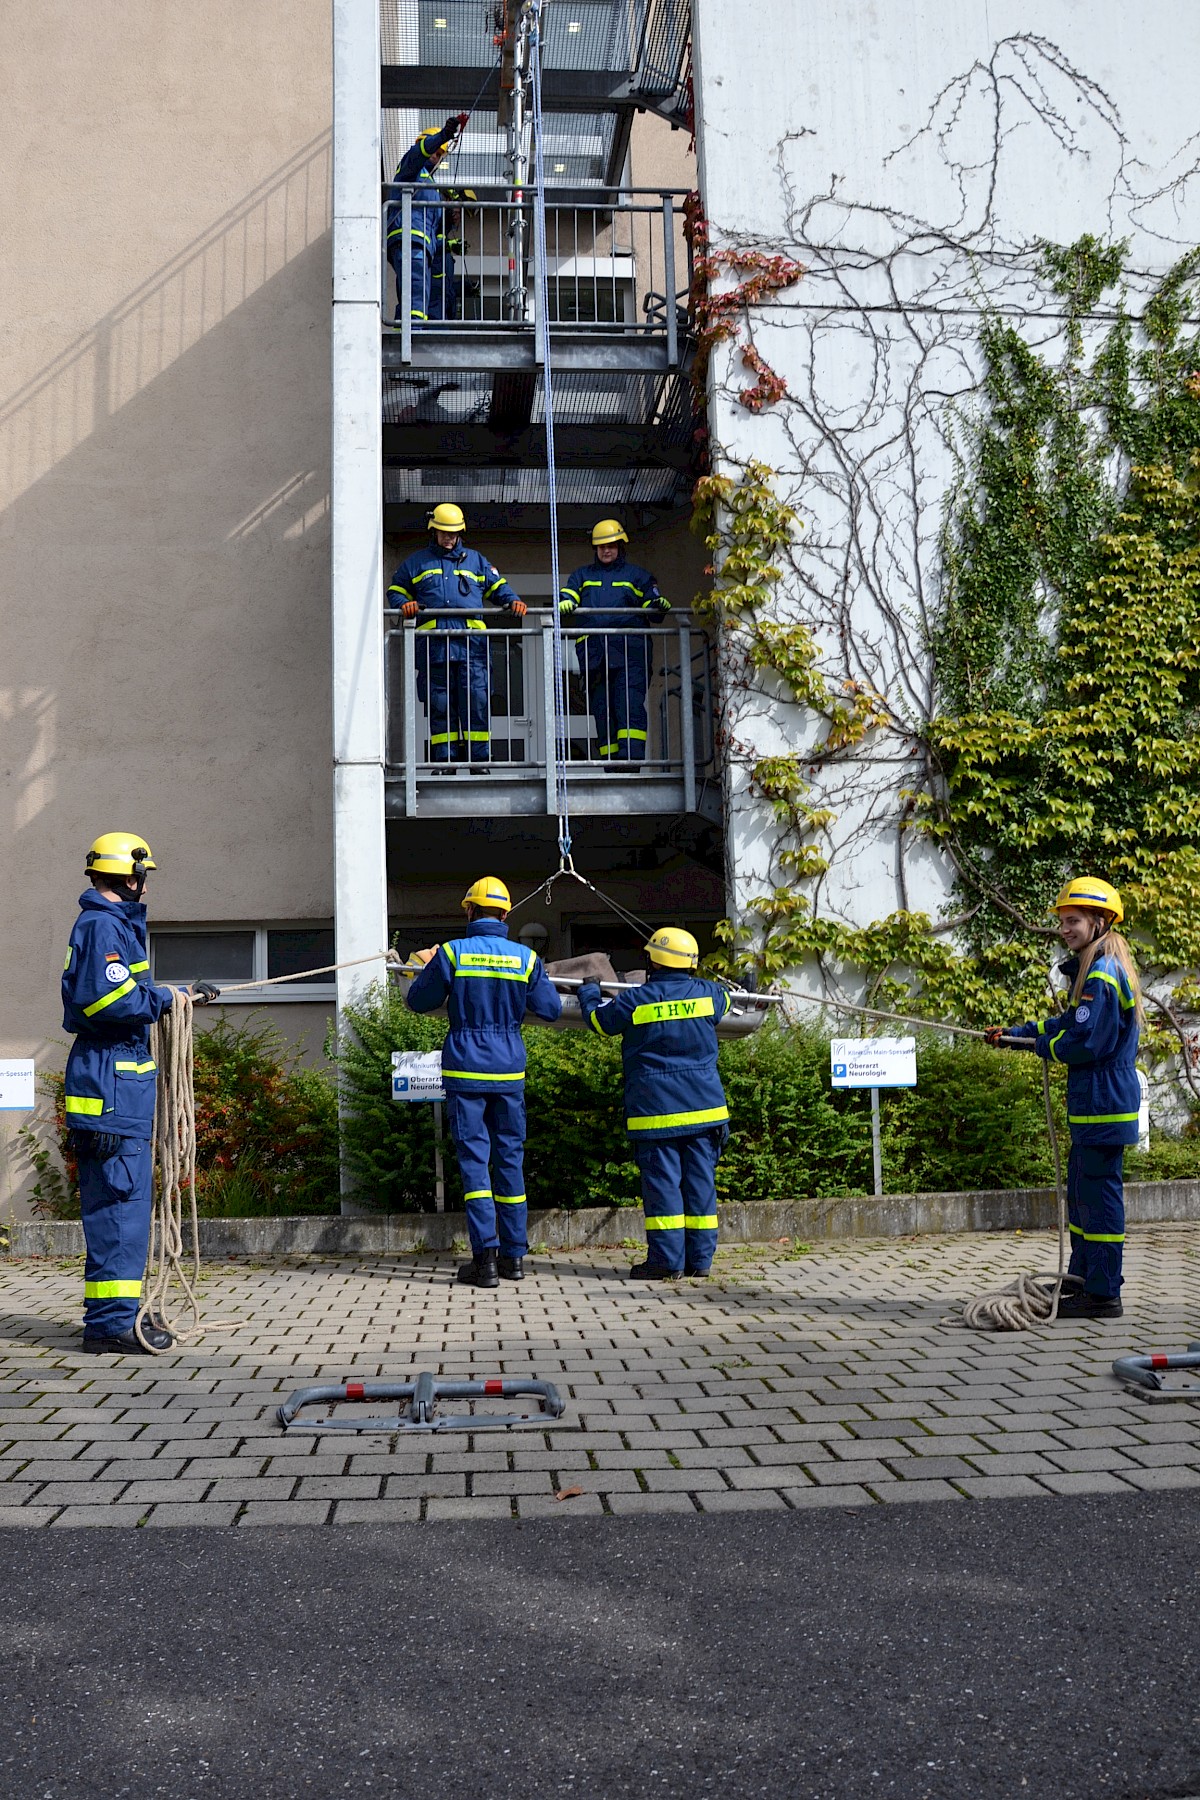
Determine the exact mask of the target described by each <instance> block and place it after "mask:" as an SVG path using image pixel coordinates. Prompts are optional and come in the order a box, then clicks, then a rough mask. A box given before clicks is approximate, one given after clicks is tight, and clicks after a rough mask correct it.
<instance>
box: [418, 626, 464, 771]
mask: <svg viewBox="0 0 1200 1800" xmlns="http://www.w3.org/2000/svg"><path fill="white" fill-rule="evenodd" d="M421 630H422V631H424V630H425V627H424V625H422V627H421ZM457 742H458V733H457V731H435V732H434V734H433V736H432V737H431V738H430V740H429V747H430V749H432V748H433V746H434V745H435V744H456V743H457Z"/></svg>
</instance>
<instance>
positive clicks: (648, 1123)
mask: <svg viewBox="0 0 1200 1800" xmlns="http://www.w3.org/2000/svg"><path fill="white" fill-rule="evenodd" d="M646 950H647V953H648V954H649V957H650V961H651V962H652V963H653V964H654V965H655V972H654V974H653V975H652V976H651V978H650V980H649V981H647V982H643V984H642V985H641V986H640V987H636V988H631V989H629V991H628V992H626V993H623V994H618V995H617V996H616V998H615V999H612V1000H609V1001H607V1002H605V1001H604V1000H603V998H602V995H601V991H600V987H599V984H598V983H596V982H594V981H589V982H585V983H584V985H583V986H582V987H581V988H580V990H579V1004H580V1007H581V1009H582V1011H583V1015H584V1018H585V1019H586V1020H587V1023H588V1025H589V1027H590V1028H591V1030H592V1031H595V1032H597V1033H598V1034H599V1036H600V1037H619V1038H620V1039H621V1061H622V1063H623V1065H624V1071H625V1113H626V1118H625V1129H626V1131H627V1132H628V1134H629V1140H630V1147H631V1148H632V1150H633V1154H634V1157H635V1159H636V1161H637V1165H638V1169H639V1171H640V1173H641V1178H642V1206H643V1209H644V1211H645V1214H646V1243H647V1246H648V1248H647V1253H646V1260H645V1262H640V1263H634V1265H633V1267H632V1268H631V1269H630V1271H629V1273H630V1275H631V1277H632V1278H633V1280H634V1281H669V1280H671V1279H672V1278H673V1277H675V1276H677V1275H695V1276H704V1275H707V1274H708V1272H709V1268H710V1266H711V1264H712V1259H713V1256H714V1255H715V1254H716V1248H717V1185H716V1173H717V1164H718V1163H719V1162H720V1160H721V1156H722V1153H723V1151H724V1149H725V1146H726V1144H727V1143H728V1142H729V1108H728V1107H727V1106H726V1104H725V1090H724V1088H723V1087H722V1086H721V1077H720V1075H719V1074H718V1073H717V1021H718V1019H723V1018H724V1017H725V1015H726V1013H727V1012H728V1011H729V1008H730V1006H731V1005H732V1004H733V1002H732V1001H731V999H730V997H729V994H728V993H727V992H726V990H725V989H724V988H722V987H718V986H717V984H716V982H714V981H703V980H701V978H700V977H699V976H698V975H697V974H696V972H695V971H696V967H697V965H698V963H699V960H700V949H699V945H698V944H697V943H696V940H695V938H694V937H693V936H692V934H691V932H690V931H679V930H677V929H676V928H674V927H673V926H665V927H664V928H663V929H662V930H661V931H656V932H655V933H654V935H653V937H652V938H651V939H650V942H649V943H648V944H647V945H646Z"/></svg>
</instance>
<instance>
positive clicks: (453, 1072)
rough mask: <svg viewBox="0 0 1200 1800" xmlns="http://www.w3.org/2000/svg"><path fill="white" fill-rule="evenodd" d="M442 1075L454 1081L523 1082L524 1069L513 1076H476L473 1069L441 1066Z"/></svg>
mask: <svg viewBox="0 0 1200 1800" xmlns="http://www.w3.org/2000/svg"><path fill="white" fill-rule="evenodd" d="M442 1074H443V1075H449V1076H451V1077H452V1078H453V1079H454V1080H455V1081H524V1079H525V1071H524V1069H521V1070H518V1072H517V1073H516V1074H515V1075H477V1074H476V1073H475V1071H474V1070H473V1069H448V1068H446V1066H445V1064H444V1063H443V1065H442Z"/></svg>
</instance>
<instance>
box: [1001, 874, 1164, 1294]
mask: <svg viewBox="0 0 1200 1800" xmlns="http://www.w3.org/2000/svg"><path fill="white" fill-rule="evenodd" d="M1054 910H1055V911H1056V912H1057V914H1058V924H1059V931H1060V932H1061V934H1062V938H1063V942H1064V943H1065V944H1066V946H1067V949H1068V950H1069V951H1070V952H1071V954H1070V956H1069V957H1068V958H1067V959H1066V961H1065V962H1062V963H1060V964H1059V972H1060V973H1061V974H1062V975H1064V976H1065V977H1066V979H1067V980H1068V981H1069V982H1070V984H1071V987H1070V995H1069V998H1068V1000H1067V1005H1066V1007H1065V1009H1064V1010H1063V1011H1062V1012H1061V1013H1060V1014H1059V1015H1058V1016H1057V1017H1055V1018H1049V1019H1037V1020H1030V1021H1028V1022H1027V1023H1026V1024H1023V1025H1013V1026H993V1027H992V1028H991V1029H990V1030H989V1031H988V1033H987V1039H988V1042H989V1043H990V1044H992V1045H993V1046H995V1047H996V1048H1003V1046H1002V1045H1001V1042H1000V1040H1001V1038H1002V1037H1011V1038H1019V1039H1022V1040H1024V1042H1025V1043H1026V1044H1027V1045H1028V1048H1029V1049H1030V1050H1033V1051H1036V1053H1037V1055H1038V1056H1041V1057H1044V1058H1045V1059H1046V1060H1048V1061H1050V1062H1056V1063H1064V1064H1065V1065H1066V1069H1067V1124H1068V1126H1069V1127H1070V1132H1071V1149H1070V1154H1069V1156H1068V1158H1067V1216H1068V1220H1069V1223H1070V1231H1071V1260H1070V1264H1069V1265H1068V1271H1067V1274H1068V1280H1067V1282H1064V1285H1063V1292H1062V1294H1061V1296H1060V1298H1059V1302H1058V1317H1059V1318H1060V1319H1119V1318H1120V1317H1121V1313H1122V1310H1123V1308H1122V1305H1121V1287H1122V1283H1123V1279H1124V1278H1123V1275H1122V1262H1123V1252H1124V1245H1125V1190H1124V1185H1123V1162H1124V1156H1125V1147H1126V1145H1127V1144H1136V1143H1137V1138H1138V1108H1139V1105H1140V1103H1141V1092H1140V1086H1139V1083H1138V1078H1137V1048H1138V1037H1139V1033H1140V1024H1141V1017H1142V1004H1141V993H1140V988H1139V984H1138V974H1137V968H1136V965H1135V963H1134V960H1133V955H1132V953H1131V951H1130V948H1129V945H1128V944H1127V943H1126V941H1125V939H1124V938H1123V937H1122V936H1121V934H1120V932H1118V931H1116V930H1114V929H1113V928H1114V926H1116V925H1119V924H1120V922H1121V920H1122V919H1123V918H1124V916H1125V909H1124V906H1123V905H1122V902H1121V896H1120V894H1119V893H1118V892H1117V890H1116V888H1115V887H1113V886H1111V884H1110V883H1109V882H1107V881H1100V880H1098V879H1096V878H1094V877H1090V876H1082V877H1080V878H1078V879H1077V880H1075V881H1069V882H1068V883H1067V885H1066V886H1065V887H1064V888H1063V890H1062V892H1061V893H1060V894H1059V896H1058V899H1057V900H1056V901H1055V903H1054ZM1011 1047H1012V1048H1016V1046H1015V1045H1013V1046H1011Z"/></svg>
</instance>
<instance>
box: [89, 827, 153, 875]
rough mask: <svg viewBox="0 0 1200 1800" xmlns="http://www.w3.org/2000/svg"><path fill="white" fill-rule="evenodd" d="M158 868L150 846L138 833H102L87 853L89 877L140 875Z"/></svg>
mask: <svg viewBox="0 0 1200 1800" xmlns="http://www.w3.org/2000/svg"><path fill="white" fill-rule="evenodd" d="M135 863H137V864H140V865H141V867H140V868H135V867H134V865H135ZM157 867H158V865H157V863H156V862H155V860H154V858H153V857H152V856H151V854H150V846H149V845H148V844H147V842H146V840H145V838H144V837H141V836H140V835H139V834H138V833H137V832H136V831H105V832H102V833H101V835H100V836H99V837H98V838H97V839H96V841H95V843H94V844H93V845H92V847H91V849H90V850H89V851H88V853H87V872H88V874H89V875H139V874H143V873H144V872H145V871H146V870H147V869H154V868H157Z"/></svg>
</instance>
